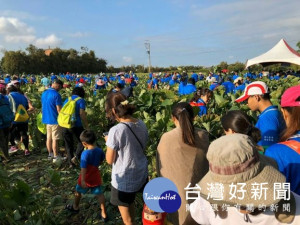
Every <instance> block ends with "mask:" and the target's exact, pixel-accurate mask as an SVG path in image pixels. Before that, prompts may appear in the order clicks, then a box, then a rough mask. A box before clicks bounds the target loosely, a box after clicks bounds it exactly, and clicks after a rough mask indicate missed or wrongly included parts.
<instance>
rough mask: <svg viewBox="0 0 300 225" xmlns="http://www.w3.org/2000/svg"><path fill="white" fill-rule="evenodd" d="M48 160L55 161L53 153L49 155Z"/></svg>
mask: <svg viewBox="0 0 300 225" xmlns="http://www.w3.org/2000/svg"><path fill="white" fill-rule="evenodd" d="M48 159H49V160H51V159H53V152H51V153H50V154H49V155H48Z"/></svg>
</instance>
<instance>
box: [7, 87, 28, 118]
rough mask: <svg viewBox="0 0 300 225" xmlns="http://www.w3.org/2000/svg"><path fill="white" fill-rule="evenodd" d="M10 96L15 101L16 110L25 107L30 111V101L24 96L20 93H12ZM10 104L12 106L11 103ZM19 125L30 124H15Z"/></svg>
mask: <svg viewBox="0 0 300 225" xmlns="http://www.w3.org/2000/svg"><path fill="white" fill-rule="evenodd" d="M9 95H11V96H12V97H13V99H14V101H15V107H16V108H15V110H17V109H18V107H19V105H23V106H24V108H25V109H26V110H27V109H28V100H27V98H26V97H25V96H24V95H23V94H20V93H19V92H11V93H10V94H9ZM8 99H9V98H8ZM10 104H11V105H12V103H11V102H10ZM19 123H28V120H27V121H26V122H13V124H19Z"/></svg>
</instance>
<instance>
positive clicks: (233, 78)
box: [232, 74, 240, 81]
mask: <svg viewBox="0 0 300 225" xmlns="http://www.w3.org/2000/svg"><path fill="white" fill-rule="evenodd" d="M239 77H240V76H239V75H237V74H234V75H233V77H232V80H233V81H234V80H235V79H236V78H239Z"/></svg>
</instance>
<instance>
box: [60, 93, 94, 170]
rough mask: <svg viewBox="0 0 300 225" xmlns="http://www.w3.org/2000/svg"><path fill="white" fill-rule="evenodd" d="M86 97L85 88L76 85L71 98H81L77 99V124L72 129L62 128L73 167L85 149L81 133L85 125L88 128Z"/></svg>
mask: <svg viewBox="0 0 300 225" xmlns="http://www.w3.org/2000/svg"><path fill="white" fill-rule="evenodd" d="M84 97H85V92H84V89H83V88H81V87H75V88H74V89H73V91H72V96H71V99H72V100H75V99H77V98H80V99H77V101H76V107H75V118H76V120H75V124H74V127H72V128H70V129H69V128H62V134H63V137H64V141H65V147H66V151H67V160H68V162H69V164H70V167H73V166H74V164H76V163H77V162H79V160H80V156H81V153H82V151H83V145H82V143H81V141H80V134H81V133H82V131H83V130H84V129H83V127H85V129H88V122H87V117H86V111H85V105H86V104H85V100H84ZM68 101H69V98H67V99H66V100H65V102H64V104H63V105H65V104H67V102H68ZM73 135H74V136H75V138H76V139H77V147H76V151H75V148H74V140H73ZM74 152H75V156H74Z"/></svg>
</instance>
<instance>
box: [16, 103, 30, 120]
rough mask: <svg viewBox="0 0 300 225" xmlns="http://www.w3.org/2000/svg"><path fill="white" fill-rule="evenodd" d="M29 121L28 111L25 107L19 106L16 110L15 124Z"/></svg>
mask: <svg viewBox="0 0 300 225" xmlns="http://www.w3.org/2000/svg"><path fill="white" fill-rule="evenodd" d="M28 119H29V115H28V113H27V110H26V109H25V107H24V106H23V105H21V104H20V105H19V106H18V108H17V110H16V115H15V122H26V121H27V120H28Z"/></svg>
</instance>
